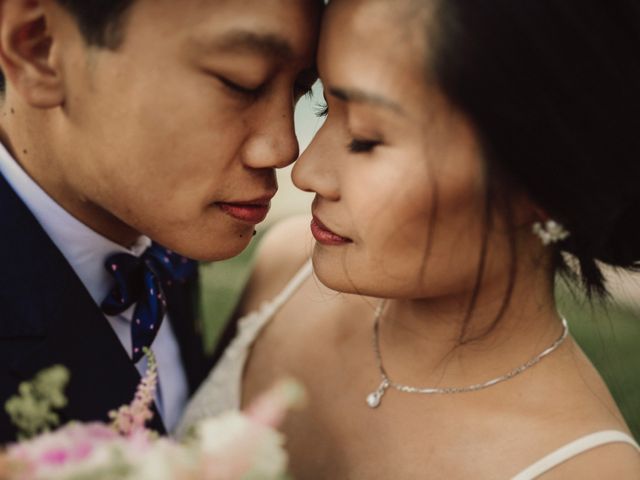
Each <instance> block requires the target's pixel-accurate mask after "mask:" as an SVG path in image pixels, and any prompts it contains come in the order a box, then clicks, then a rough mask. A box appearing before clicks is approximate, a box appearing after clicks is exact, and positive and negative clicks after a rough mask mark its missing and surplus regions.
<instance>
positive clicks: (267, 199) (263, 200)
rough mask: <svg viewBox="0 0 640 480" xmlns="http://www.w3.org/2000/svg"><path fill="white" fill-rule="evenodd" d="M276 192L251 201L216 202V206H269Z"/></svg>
mask: <svg viewBox="0 0 640 480" xmlns="http://www.w3.org/2000/svg"><path fill="white" fill-rule="evenodd" d="M275 195H276V192H275V191H274V192H272V193H268V194H266V195H262V196H261V197H258V198H254V199H252V200H229V201H226V202H216V203H218V204H221V205H222V204H224V205H238V206H244V205H249V206H258V205H259V206H269V204H270V203H271V199H272V198H273V197H275Z"/></svg>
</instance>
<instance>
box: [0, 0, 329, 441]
mask: <svg viewBox="0 0 640 480" xmlns="http://www.w3.org/2000/svg"><path fill="white" fill-rule="evenodd" d="M321 8H322V2H321V1H314V0H243V1H239V0H209V1H207V0H180V1H179V2H177V1H175V0H113V1H107V0H0V9H1V10H0V65H1V68H2V72H3V74H4V77H5V88H4V98H3V100H2V106H1V107H0V108H1V113H0V139H1V141H2V144H3V148H1V149H0V174H1V175H0V265H2V275H0V406H3V405H4V402H5V401H6V399H7V398H9V397H10V396H12V395H13V394H15V393H16V392H17V390H18V385H19V383H20V382H21V381H24V380H26V379H29V378H31V377H33V375H35V374H36V373H37V372H38V371H40V370H42V369H43V368H46V367H48V366H51V365H53V364H63V365H65V366H66V367H67V368H69V370H70V372H71V382H70V384H69V387H68V388H67V392H66V393H67V396H68V398H69V405H68V407H67V408H65V409H64V411H63V412H62V419H63V421H66V420H70V419H76V420H83V421H87V420H96V419H106V415H107V412H108V411H109V410H110V409H113V408H116V407H118V406H119V405H121V404H123V403H127V402H129V401H130V400H131V397H132V395H133V393H134V390H135V386H136V385H137V382H138V380H139V378H140V373H141V372H142V371H144V369H145V366H146V358H145V357H144V355H143V351H144V349H145V347H151V350H152V351H153V352H154V354H155V356H156V357H157V361H158V369H159V391H158V394H157V397H156V408H157V412H158V414H159V415H156V418H155V420H154V421H153V424H152V426H153V427H154V428H156V429H158V430H159V431H161V432H164V431H166V430H170V429H171V428H172V427H173V426H174V425H175V424H176V422H177V421H178V419H179V416H180V413H181V411H182V408H183V407H184V404H185V402H186V399H187V397H188V394H189V392H193V390H194V389H195V388H196V387H197V385H198V384H199V382H200V381H201V380H202V378H203V376H204V375H205V374H206V372H207V368H208V366H209V365H208V364H207V359H206V358H205V357H204V354H203V352H202V346H201V340H200V339H199V337H198V336H197V332H196V325H195V310H194V302H193V300H194V298H195V296H194V293H195V289H196V287H197V274H196V271H197V270H196V269H195V268H194V265H193V262H191V261H188V260H186V258H182V257H179V256H178V255H176V254H174V253H173V252H177V253H179V254H181V255H184V256H185V257H189V258H193V259H198V260H218V259H223V258H228V257H231V256H233V255H236V254H237V253H239V252H240V251H242V249H244V248H245V246H246V245H247V244H248V242H249V240H250V239H251V236H252V234H253V231H254V227H255V225H256V224H257V223H259V222H260V221H261V220H262V219H263V218H264V216H265V215H266V213H267V210H268V205H269V200H270V199H271V197H273V195H274V194H275V192H276V188H277V184H276V180H275V175H274V169H275V168H278V167H283V166H286V165H288V164H290V163H291V162H293V161H294V160H295V158H296V157H297V154H298V146H297V141H296V139H295V136H294V130H293V119H292V117H293V109H294V105H295V103H296V101H297V99H298V98H299V97H300V96H301V95H302V94H303V93H304V92H306V91H307V90H308V89H309V88H310V86H311V84H312V83H313V81H314V80H315V74H314V72H313V68H312V66H313V57H314V53H315V43H316V37H317V32H318V23H319V16H320V10H321ZM150 239H152V240H153V242H154V244H153V245H151V240H150ZM160 245H162V247H160ZM15 435H16V432H15V430H14V428H13V427H12V426H11V424H10V421H9V418H8V416H7V415H6V414H5V413H4V412H1V413H0V443H2V442H7V441H11V440H13V439H14V438H15Z"/></svg>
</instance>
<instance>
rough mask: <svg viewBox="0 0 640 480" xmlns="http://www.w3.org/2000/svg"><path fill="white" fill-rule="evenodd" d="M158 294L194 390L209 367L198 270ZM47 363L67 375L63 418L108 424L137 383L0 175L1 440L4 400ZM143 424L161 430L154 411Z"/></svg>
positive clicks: (8, 433)
mask: <svg viewBox="0 0 640 480" xmlns="http://www.w3.org/2000/svg"><path fill="white" fill-rule="evenodd" d="M165 293H166V296H167V301H168V304H169V307H168V308H169V318H170V319H171V325H172V328H173V330H174V333H175V335H176V339H177V341H178V344H179V346H180V350H181V356H182V360H183V363H184V367H185V370H186V374H187V380H188V383H189V388H190V391H191V392H192V393H193V391H194V390H195V389H196V388H197V386H198V385H199V384H200V382H201V381H202V380H203V379H204V377H205V376H206V374H207V373H208V371H209V369H210V368H211V366H212V361H211V359H209V358H207V357H206V355H205V353H204V350H203V346H202V340H201V336H200V334H199V331H198V325H197V324H196V318H197V317H196V315H197V295H198V275H197V273H196V274H195V275H194V276H193V278H190V279H189V280H188V281H187V282H185V283H182V284H179V283H175V284H174V285H173V286H172V287H170V288H168V289H167V290H166V292H165ZM54 364H61V365H64V366H65V367H67V368H68V369H69V371H70V372H71V379H70V382H69V385H68V387H67V389H66V391H65V392H66V395H67V398H68V400H69V404H68V406H67V407H66V408H64V409H63V410H62V411H61V418H62V422H63V423H65V422H66V421H69V420H80V421H92V420H103V421H107V414H108V412H109V411H110V410H113V409H115V408H117V407H119V406H120V405H123V404H127V403H129V402H130V401H131V400H132V398H133V395H134V392H135V389H136V387H137V384H138V382H139V380H140V375H139V374H138V371H137V370H136V368H135V366H134V365H133V363H132V362H131V360H130V358H129V357H128V355H127V353H126V352H125V350H124V349H123V348H122V344H121V343H120V341H119V340H118V338H117V336H116V334H115V332H114V331H113V329H112V328H111V326H110V325H109V323H108V321H107V319H106V318H105V316H104V315H103V314H102V312H101V311H100V309H99V308H98V306H97V305H96V304H95V302H94V301H93V300H92V298H91V297H90V296H89V293H88V292H87V290H86V289H85V287H84V285H83V284H82V282H81V281H80V279H79V278H78V277H77V276H76V274H75V272H74V271H73V269H72V268H71V266H70V265H69V264H68V263H67V261H66V260H65V258H64V256H63V255H62V253H60V251H59V250H58V249H57V247H56V246H55V245H54V243H53V242H52V241H51V239H50V238H49V237H48V235H47V234H46V233H45V231H44V230H43V229H42V227H41V226H40V224H39V223H38V222H37V220H36V219H35V218H34V216H33V215H32V214H31V212H30V211H29V210H28V209H27V207H26V206H25V205H24V203H23V202H22V201H21V200H20V199H19V197H18V196H17V195H16V194H15V192H14V191H13V190H12V188H11V187H10V186H9V184H8V183H7V182H6V180H5V179H4V177H3V176H2V175H0V444H3V443H7V442H11V441H13V440H15V437H16V431H15V428H14V427H13V425H12V424H11V423H10V421H9V418H8V416H7V414H6V412H5V409H4V404H5V402H6V400H7V399H8V398H9V397H11V396H12V395H14V394H16V393H17V391H18V385H19V384H20V382H22V381H24V380H29V379H31V378H33V377H34V376H35V375H36V374H37V373H38V372H39V371H40V370H42V369H44V368H47V367H50V366H52V365H54ZM149 426H150V427H151V428H153V429H154V430H156V431H158V432H160V433H165V428H164V426H163V424H162V421H161V419H160V417H159V416H158V415H157V414H156V415H155V416H154V419H153V420H152V421H151V423H150V425H149Z"/></svg>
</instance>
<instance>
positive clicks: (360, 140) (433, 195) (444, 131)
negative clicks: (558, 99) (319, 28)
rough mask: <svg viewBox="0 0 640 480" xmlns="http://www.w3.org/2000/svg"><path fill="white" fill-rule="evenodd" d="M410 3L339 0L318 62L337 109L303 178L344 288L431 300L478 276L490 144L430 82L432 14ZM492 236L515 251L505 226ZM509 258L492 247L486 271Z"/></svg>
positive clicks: (319, 255) (319, 259) (320, 246)
mask: <svg viewBox="0 0 640 480" xmlns="http://www.w3.org/2000/svg"><path fill="white" fill-rule="evenodd" d="M411 4H412V2H411V1H410V0H401V1H398V2H393V7H391V6H390V2H381V1H367V0H334V1H332V2H331V4H330V7H329V9H328V12H327V17H326V21H325V23H324V26H323V32H322V36H321V42H320V51H319V58H318V62H319V71H320V76H321V79H322V82H323V85H324V88H325V98H326V100H327V104H328V111H329V113H328V117H327V120H326V122H325V123H324V125H323V127H322V129H321V130H320V132H319V133H318V135H317V136H316V138H315V139H314V141H313V142H312V144H311V145H310V147H309V148H308V149H307V151H306V152H305V153H304V154H303V155H302V157H301V158H300V160H299V161H298V163H297V164H296V166H295V168H294V172H293V179H294V182H295V183H296V185H297V186H298V187H299V188H302V189H303V190H308V191H313V192H315V193H316V197H315V200H314V203H313V215H314V219H315V220H314V223H313V224H312V231H313V232H314V236H315V237H316V239H317V244H316V246H315V250H314V254H313V261H314V266H315V269H316V273H317V275H318V277H319V278H320V280H321V281H322V282H323V283H325V284H326V285H328V286H329V287H331V288H333V289H335V290H339V291H345V292H358V293H361V294H365V295H372V296H381V297H395V298H416V297H420V298H423V297H430V296H442V295H449V294H451V293H453V292H455V291H456V290H460V291H464V290H466V289H472V288H473V286H474V285H475V282H476V275H477V271H478V259H479V258H480V256H481V244H482V242H481V240H482V232H483V229H484V220H483V211H484V178H483V167H482V159H481V155H480V151H479V146H478V143H477V141H476V136H475V134H474V131H473V128H472V127H471V125H470V123H469V122H468V121H467V120H466V119H465V118H464V117H463V116H462V115H461V114H460V113H459V112H457V111H456V110H455V109H453V108H452V107H451V106H450V105H448V104H447V101H446V100H445V99H444V97H443V96H442V95H441V93H440V92H439V91H438V89H437V88H436V87H435V86H434V85H430V84H429V81H428V78H429V71H428V69H427V67H426V65H427V64H428V62H427V58H428V55H429V45H428V44H427V42H426V39H427V35H426V31H425V30H424V28H425V25H427V24H428V21H426V19H428V14H429V12H426V11H425V12H414V11H412V10H411V8H410V5H411ZM403 7H404V11H403ZM498 230H499V229H498ZM489 242H490V249H491V251H497V252H500V251H504V252H507V251H508V249H507V247H506V245H507V244H506V243H505V242H506V239H505V238H501V236H500V235H497V234H495V233H492V234H491V235H490V236H489ZM498 242H502V243H503V245H502V247H504V248H501V246H500V245H498V244H497V243H498ZM503 256H504V257H505V258H504V259H501V258H497V259H496V258H494V257H496V256H495V255H489V257H490V258H491V268H490V269H489V271H488V272H487V275H495V274H502V273H504V272H506V271H507V270H506V268H507V260H506V257H507V254H506V253H504V255H503ZM498 257H499V256H498ZM494 260H497V261H494Z"/></svg>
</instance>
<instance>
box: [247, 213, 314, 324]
mask: <svg viewBox="0 0 640 480" xmlns="http://www.w3.org/2000/svg"><path fill="white" fill-rule="evenodd" d="M310 221H311V220H310V217H309V216H306V215H300V216H295V217H291V218H288V219H286V220H283V221H281V222H279V223H277V224H276V225H274V226H273V227H271V228H270V229H269V231H268V232H267V233H266V234H265V236H264V238H263V239H262V241H261V242H260V246H259V247H258V251H257V253H256V259H255V263H254V266H253V269H252V272H251V276H250V278H249V281H248V283H247V286H246V288H245V292H244V295H243V299H242V303H241V305H240V313H241V314H244V313H247V312H249V311H252V310H255V309H256V308H258V307H259V306H260V304H261V303H263V302H264V301H267V300H271V299H272V298H273V297H275V296H276V295H278V293H280V291H282V289H283V288H284V287H285V286H286V285H287V283H288V282H289V280H291V278H292V277H293V276H294V275H295V274H296V272H297V271H298V270H299V269H300V268H301V267H302V266H303V265H304V263H305V262H306V261H307V260H308V259H309V258H310V257H311V253H312V251H313V245H314V240H313V237H312V235H311V232H310V229H309V223H310Z"/></svg>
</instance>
